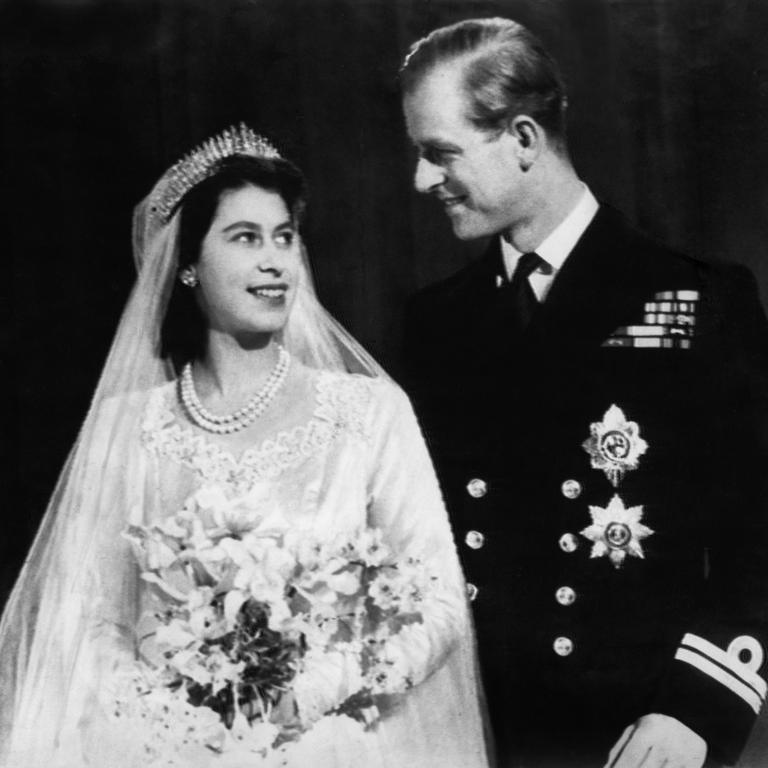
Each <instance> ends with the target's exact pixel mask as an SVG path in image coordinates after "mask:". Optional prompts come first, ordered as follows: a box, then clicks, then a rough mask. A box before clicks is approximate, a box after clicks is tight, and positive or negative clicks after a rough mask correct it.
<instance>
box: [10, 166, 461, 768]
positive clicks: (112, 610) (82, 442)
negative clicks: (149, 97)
mask: <svg viewBox="0 0 768 768" xmlns="http://www.w3.org/2000/svg"><path fill="white" fill-rule="evenodd" d="M162 183H163V180H161V181H160V182H159V183H158V186H159V184H162ZM156 190H157V187H156V188H155V190H153V192H152V193H150V195H149V196H148V197H147V198H146V199H145V200H144V201H143V202H142V203H140V204H139V206H138V207H137V208H136V211H135V214H134V255H135V259H136V264H137V268H138V278H137V281H136V284H135V287H134V288H133V291H132V293H131V295H130V298H129V300H128V302H127V306H126V308H125V310H124V313H123V315H122V317H121V320H120V322H119V325H118V328H117V332H116V335H115V338H114V341H113V343H112V346H111V349H110V351H109V354H108V357H107V360H106V363H105V365H104V369H103V372H102V374H101V377H100V379H99V382H98V385H97V387H96V391H95V394H94V396H93V399H92V402H91V405H90V408H89V410H88V413H87V415H86V417H85V420H84V423H83V425H82V428H81V430H80V433H79V435H78V438H77V440H76V442H75V444H74V446H73V448H72V450H71V452H70V455H69V458H68V460H67V462H66V464H65V466H64V469H63V470H62V473H61V476H60V478H59V480H58V483H57V485H56V488H55V491H54V493H53V496H52V498H51V501H50V503H49V506H48V508H47V511H46V513H45V516H44V518H43V520H42V523H41V525H40V528H39V531H38V533H37V536H36V538H35V540H34V543H33V546H32V548H31V550H30V552H29V555H28V557H27V559H26V561H25V563H24V566H23V568H22V570H21V573H20V575H19V577H18V580H17V582H16V585H15V587H14V589H13V591H12V594H11V596H10V598H9V600H8V603H7V605H6V607H5V610H4V613H3V615H2V620H1V621H0V692H2V695H1V696H0V765H3V766H5V767H6V768H11V766H13V767H14V768H15V767H17V766H18V767H19V768H21V766H24V768H32V767H33V766H34V767H35V768H37V766H46V768H53V766H76V765H83V764H84V763H83V762H82V761H78V760H77V759H73V761H72V762H68V760H70V759H72V758H71V756H72V755H73V754H74V751H76V750H77V749H78V748H79V747H77V746H76V745H75V743H74V742H73V743H72V746H71V747H70V746H69V741H68V740H71V739H76V738H81V736H80V735H81V734H82V733H83V732H87V731H88V725H89V724H91V723H92V721H93V718H94V717H95V715H94V713H93V712H92V705H91V704H90V702H92V701H93V700H94V699H95V698H97V695H96V694H97V693H98V690H97V689H98V688H99V686H100V685H102V682H103V681H101V680H100V679H99V675H98V673H97V670H99V669H101V668H103V666H104V665H103V659H102V651H101V648H102V647H103V642H104V639H105V637H106V638H109V639H110V642H111V643H113V644H114V645H115V646H121V645H122V646H123V647H125V649H126V651H125V652H126V653H127V654H130V653H131V649H130V646H131V640H130V639H129V638H130V636H131V631H132V626H131V624H132V622H133V621H134V617H135V609H136V606H137V605H138V600H139V597H138V584H137V582H138V579H137V578H136V574H135V571H134V570H133V566H131V564H130V563H126V562H124V561H125V558H124V557H123V556H121V554H120V553H119V552H118V551H117V547H118V544H117V543H118V542H120V535H119V534H120V531H121V530H123V529H124V527H125V525H126V522H127V519H128V517H129V516H130V515H131V508H130V506H131V505H135V504H137V503H139V504H140V503H142V499H141V498H140V494H139V490H138V489H139V488H140V486H141V484H142V478H143V477H145V476H146V473H147V471H148V470H147V467H146V465H145V461H146V459H144V458H142V452H141V451H136V450H131V448H132V446H133V445H135V444H136V442H137V441H138V439H139V438H138V429H139V425H137V424H136V410H135V409H134V408H130V407H125V406H126V403H130V402H131V401H132V400H133V399H135V398H137V397H140V396H141V394H142V393H145V392H147V391H148V390H150V389H152V388H153V387H157V386H158V385H160V384H162V383H164V382H168V381H171V380H173V379H174V378H175V374H174V371H173V369H172V366H171V364H170V362H169V361H168V360H165V359H163V358H162V357H161V356H160V353H159V349H160V328H161V325H162V319H163V317H164V315H165V312H166V308H167V306H168V302H169V300H170V295H171V290H172V287H173V283H174V280H175V279H176V275H177V255H178V253H177V252H178V234H179V216H180V214H179V212H178V211H177V212H176V213H175V214H174V215H173V216H172V217H171V218H170V219H169V220H167V221H161V220H159V219H158V217H157V216H155V215H153V214H154V212H153V205H152V201H153V200H154V199H155V195H156ZM282 341H283V344H284V345H285V346H286V348H287V349H288V351H289V352H291V353H292V355H293V356H295V358H297V359H298V360H300V361H301V362H302V363H304V364H305V365H307V366H310V367H315V368H322V369H327V370H335V371H347V372H355V373H360V374H364V375H367V376H372V377H385V376H386V374H385V372H384V371H383V370H382V369H381V367H380V366H379V365H378V364H377V363H376V362H375V361H374V360H373V359H372V358H371V356H370V355H368V353H367V352H366V351H365V350H364V349H363V348H362V347H361V346H360V345H359V344H358V343H357V342H356V341H355V340H354V339H353V338H352V337H351V336H350V335H349V334H348V333H347V332H346V331H345V330H344V329H343V328H342V327H341V326H340V325H339V324H338V323H337V322H336V321H335V320H334V319H333V318H332V317H331V316H330V315H329V314H328V313H327V312H326V311H325V310H324V309H323V307H322V306H321V305H320V303H319V301H318V300H317V298H316V295H315V291H314V287H313V282H312V278H311V273H310V267H309V264H308V261H307V259H306V256H305V257H304V259H303V267H302V274H301V277H300V281H299V287H298V290H297V297H296V301H295V304H294V308H293V311H292V313H291V316H290V320H289V322H288V324H287V326H286V328H285V329H284V331H283V340H282ZM466 632H467V638H466V643H465V644H464V647H465V650H464V652H463V653H462V655H461V660H460V662H459V659H458V658H457V659H456V662H457V671H456V673H455V676H456V677H457V683H460V685H461V687H462V689H463V690H465V691H467V692H469V691H471V690H473V689H474V686H475V681H474V674H475V673H474V661H473V658H474V657H473V652H472V650H471V637H470V635H471V631H470V629H469V620H468V619H467V628H466ZM459 670H460V671H459ZM446 725H447V724H446ZM92 730H93V732H94V734H95V736H94V738H98V728H95V729H92ZM88 764H92V765H98V766H102V765H103V767H104V768H106V766H107V764H106V763H102V762H98V761H97V762H94V763H88ZM113 765H116V763H110V768H112V766H113ZM126 765H128V763H126Z"/></svg>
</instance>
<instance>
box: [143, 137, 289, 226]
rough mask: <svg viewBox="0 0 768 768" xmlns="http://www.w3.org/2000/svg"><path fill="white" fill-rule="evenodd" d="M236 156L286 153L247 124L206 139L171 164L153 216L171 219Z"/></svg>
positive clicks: (155, 199) (272, 156) (274, 157)
mask: <svg viewBox="0 0 768 768" xmlns="http://www.w3.org/2000/svg"><path fill="white" fill-rule="evenodd" d="M232 155H248V156H250V157H264V158H267V159H270V160H279V159H281V158H282V155H281V154H280V153H279V152H278V151H277V149H275V147H273V146H272V144H270V143H269V142H268V141H267V140H266V139H265V138H264V137H263V136H259V134H258V133H256V132H255V131H254V130H253V129H252V128H249V127H248V126H247V125H246V124H245V123H240V125H238V126H237V127H235V126H234V125H233V126H232V127H230V128H228V129H227V130H225V131H223V132H222V133H220V134H219V135H218V136H213V137H212V138H210V139H208V140H207V141H204V142H203V143H202V144H200V146H198V147H195V149H193V150H192V151H191V152H189V153H188V154H187V155H185V156H184V157H183V158H182V159H181V160H179V162H178V163H176V164H175V165H173V166H171V168H169V169H168V170H167V171H166V172H165V175H164V176H163V180H162V183H161V184H160V185H159V187H158V190H157V192H156V193H155V195H154V197H153V198H152V201H151V203H150V210H151V211H152V216H155V217H159V218H160V219H162V221H167V220H168V219H169V218H170V217H171V214H172V213H173V211H174V209H175V208H176V206H177V205H178V203H179V200H181V198H182V197H184V195H186V194H187V192H189V190H190V189H192V187H194V186H196V185H197V184H199V183H200V182H201V181H203V179H206V178H207V177H208V176H210V175H211V174H212V173H213V171H214V169H215V167H216V164H217V163H218V162H219V161H220V160H223V159H224V158H225V157H231V156H232Z"/></svg>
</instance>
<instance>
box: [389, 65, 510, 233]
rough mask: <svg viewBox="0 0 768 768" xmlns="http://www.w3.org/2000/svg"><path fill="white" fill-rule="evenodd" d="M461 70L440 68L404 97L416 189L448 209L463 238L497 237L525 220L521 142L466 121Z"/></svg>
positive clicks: (455, 230)
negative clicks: (415, 154) (413, 152)
mask: <svg viewBox="0 0 768 768" xmlns="http://www.w3.org/2000/svg"><path fill="white" fill-rule="evenodd" d="M460 75H461V69H460V66H457V64H456V63H449V64H445V65H438V66H437V67H435V68H434V69H433V70H432V71H430V72H428V73H427V74H426V75H425V76H424V77H423V78H422V80H421V81H420V82H419V83H418V84H417V85H416V86H415V87H413V89H412V90H411V91H409V92H408V93H406V94H405V97H404V100H403V110H404V112H405V122H406V127H407V129H408V134H409V136H410V137H411V141H413V143H414V144H415V146H416V148H417V149H418V151H419V159H418V162H417V165H416V174H415V178H414V186H415V187H416V189H417V190H418V191H419V192H424V193H425V194H430V195H434V196H435V197H436V198H437V199H438V200H440V201H441V202H442V204H443V206H444V207H445V211H446V213H447V214H448V216H449V218H450V219H451V224H452V226H453V231H454V234H455V235H456V236H457V237H459V238H461V239H462V240H470V239H473V238H476V237H483V236H485V235H493V234H496V233H498V232H502V231H503V230H506V229H508V228H509V227H510V226H511V225H512V224H514V223H516V222H517V221H518V220H519V219H520V218H521V211H522V209H523V208H524V203H525V199H524V183H525V179H524V175H523V172H522V171H521V169H520V165H519V162H518V161H517V149H518V148H519V144H518V143H517V139H516V138H515V136H514V135H513V134H512V133H510V132H509V131H504V132H503V133H501V134H500V135H496V134H495V133H487V132H485V131H480V130H478V129H477V128H475V126H474V125H472V123H470V122H469V120H467V118H466V117H465V111H466V107H465V96H464V94H463V93H462V91H461V89H460Z"/></svg>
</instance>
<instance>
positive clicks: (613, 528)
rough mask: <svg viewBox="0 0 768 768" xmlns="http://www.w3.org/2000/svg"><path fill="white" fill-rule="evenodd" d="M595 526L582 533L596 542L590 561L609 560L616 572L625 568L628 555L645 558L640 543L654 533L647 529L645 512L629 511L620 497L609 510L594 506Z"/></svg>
mask: <svg viewBox="0 0 768 768" xmlns="http://www.w3.org/2000/svg"><path fill="white" fill-rule="evenodd" d="M589 514H590V515H592V525H590V526H588V527H587V528H585V529H584V530H583V531H581V535H582V536H585V537H586V538H588V539H589V540H590V541H591V542H592V551H591V552H590V555H589V556H590V557H604V556H606V555H607V556H608V558H609V559H610V561H611V562H612V563H613V564H614V566H615V567H616V568H621V566H622V565H623V563H624V560H625V558H626V557H627V555H632V556H633V557H639V558H644V557H645V554H644V552H643V547H642V546H641V544H640V542H641V541H642V539H645V538H647V537H648V536H650V535H651V534H652V533H653V529H651V528H649V527H648V526H647V525H643V524H642V523H641V522H640V520H642V518H643V508H642V506H639V507H629V508H627V507H625V506H624V502H623V501H622V500H621V498H620V497H619V496H618V495H614V497H613V498H612V499H611V501H610V502H609V504H608V506H607V507H605V508H603V507H593V506H590V508H589Z"/></svg>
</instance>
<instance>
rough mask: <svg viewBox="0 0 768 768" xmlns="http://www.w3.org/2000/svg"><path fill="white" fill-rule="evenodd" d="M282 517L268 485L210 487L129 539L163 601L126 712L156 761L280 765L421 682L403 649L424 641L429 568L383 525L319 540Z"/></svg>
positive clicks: (147, 623)
mask: <svg viewBox="0 0 768 768" xmlns="http://www.w3.org/2000/svg"><path fill="white" fill-rule="evenodd" d="M275 509H276V505H275V504H274V503H273V502H272V500H271V499H270V497H269V491H268V488H267V486H264V487H260V486H257V487H256V488H254V489H253V490H252V492H251V493H249V494H248V495H247V496H245V497H242V498H237V499H229V498H227V497H226V496H225V494H224V493H223V491H221V489H219V488H218V487H208V488H204V489H202V490H200V491H198V492H197V493H196V494H194V495H193V496H192V497H191V498H190V499H189V500H188V501H187V502H186V504H185V505H184V507H183V509H182V510H181V511H179V512H178V513H176V514H174V515H172V516H170V517H168V518H166V519H164V520H163V521H162V522H159V523H157V524H155V525H152V526H130V527H129V528H128V529H127V530H126V531H125V532H124V534H123V535H124V536H126V537H127V538H128V539H129V540H130V542H131V544H132V545H133V549H134V551H135V554H136V556H137V558H138V562H139V566H140V568H141V575H142V578H143V579H144V580H145V581H146V582H148V583H149V584H150V585H151V588H152V591H153V593H154V595H153V609H152V610H151V611H150V612H149V614H148V615H147V616H146V617H145V618H144V620H143V623H142V626H141V628H140V633H141V634H142V643H141V647H140V652H141V653H140V655H141V658H140V660H139V661H138V662H137V663H136V665H135V667H134V668H132V669H131V670H130V671H129V672H128V680H127V681H125V680H123V688H122V693H121V695H119V696H116V697H115V698H116V706H115V714H116V716H117V717H123V718H132V719H133V720H134V721H135V719H136V718H139V720H140V722H141V723H142V732H143V733H146V734H147V743H146V745H145V748H146V752H147V757H148V759H157V760H158V761H160V762H163V764H176V763H175V762H174V760H179V761H180V762H179V763H178V764H184V757H183V754H184V749H185V748H193V747H197V748H199V747H201V746H202V747H205V748H207V749H208V750H211V751H212V752H213V753H217V754H220V755H222V762H221V765H224V764H225V763H226V757H227V756H229V758H230V759H231V760H233V761H234V762H233V764H236V763H237V761H238V760H243V759H244V758H245V757H248V756H249V758H250V760H253V759H254V753H258V754H259V755H260V756H261V758H262V761H266V760H267V759H268V757H269V756H270V755H274V756H275V758H276V759H277V757H278V756H279V755H280V754H281V752H282V753H284V752H285V750H286V749H288V748H290V746H291V743H293V742H297V741H298V740H299V739H300V737H302V736H303V734H305V733H306V732H307V731H308V730H310V729H313V728H314V730H315V731H316V732H317V733H320V732H322V730H323V728H324V727H325V723H324V722H321V721H326V720H328V718H345V719H348V720H346V722H345V725H344V727H355V728H359V730H360V732H361V733H362V732H363V730H364V729H365V728H366V727H368V726H370V725H371V724H372V723H373V722H375V720H376V718H377V716H378V710H377V708H376V697H377V696H378V695H380V694H390V693H400V692H403V691H406V690H407V689H408V688H409V687H410V686H411V685H412V684H413V671H412V670H411V669H410V666H409V663H408V657H407V655H406V654H405V652H404V651H405V648H406V647H408V646H409V645H411V644H414V643H415V644H417V645H422V646H423V644H424V643H425V642H426V632H425V629H424V625H423V622H424V615H425V612H426V610H428V608H429V602H430V600H434V599H436V595H437V589H438V586H437V583H436V579H435V578H434V577H433V576H431V575H430V574H429V573H428V572H427V569H426V567H425V566H424V564H423V562H422V561H421V560H419V559H418V558H417V557H412V556H407V555H406V556H400V557H395V555H394V553H393V552H391V551H390V549H389V548H388V547H387V546H386V544H385V543H384V541H383V539H382V535H381V531H379V530H373V529H363V530H359V531H357V532H355V533H353V534H345V535H341V536H337V537H330V538H322V539H321V538H319V537H318V536H317V535H316V534H311V533H309V532H302V531H300V530H292V529H289V527H288V524H287V522H286V520H285V518H284V517H282V516H281V515H280V514H279V513H278V512H276V511H275ZM337 722H338V721H337ZM217 764H219V763H217ZM241 764H245V763H241ZM260 764H262V763H260Z"/></svg>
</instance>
